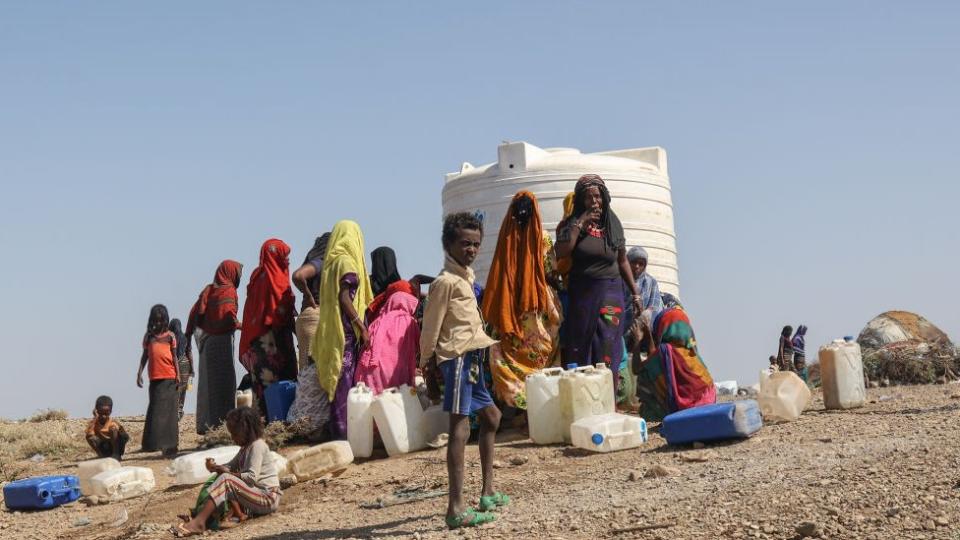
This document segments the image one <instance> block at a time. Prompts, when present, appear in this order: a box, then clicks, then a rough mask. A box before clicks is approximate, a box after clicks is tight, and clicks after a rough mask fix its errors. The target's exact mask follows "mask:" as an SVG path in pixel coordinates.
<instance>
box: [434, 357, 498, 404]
mask: <svg viewBox="0 0 960 540" xmlns="http://www.w3.org/2000/svg"><path fill="white" fill-rule="evenodd" d="M482 352H483V351H480V350H477V351H470V352H468V353H466V354H464V355H463V356H460V357H459V358H453V359H451V360H447V361H446V362H443V363H441V364H440V371H441V372H443V410H444V411H446V412H448V413H450V414H460V415H463V416H469V415H470V413H472V412H476V411H479V410H480V409H484V408H486V407H489V406H491V405H493V399H491V398H490V392H488V391H487V387H486V386H485V385H484V384H483V381H482V380H481V379H480V361H481V360H482V358H483V354H482Z"/></svg>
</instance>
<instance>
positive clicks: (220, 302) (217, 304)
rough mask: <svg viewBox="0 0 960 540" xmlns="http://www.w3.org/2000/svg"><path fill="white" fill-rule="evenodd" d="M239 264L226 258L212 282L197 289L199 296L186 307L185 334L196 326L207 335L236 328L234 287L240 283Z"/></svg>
mask: <svg viewBox="0 0 960 540" xmlns="http://www.w3.org/2000/svg"><path fill="white" fill-rule="evenodd" d="M242 272H243V265H242V264H240V263H238V262H237V261H231V260H226V261H223V262H221V263H220V266H218V267H217V272H216V274H214V276H213V283H211V284H209V285H207V286H206V287H204V288H203V291H201V292H200V297H199V298H197V301H196V302H195V303H194V304H193V307H192V308H191V309H190V316H189V317H188V318H187V334H190V335H193V333H194V330H195V329H196V328H200V329H201V330H203V331H204V332H206V333H208V334H215V335H223V334H229V333H231V332H233V331H234V330H236V327H235V326H234V321H235V320H237V309H238V306H237V303H238V300H237V287H239V286H240V274H241V273H242Z"/></svg>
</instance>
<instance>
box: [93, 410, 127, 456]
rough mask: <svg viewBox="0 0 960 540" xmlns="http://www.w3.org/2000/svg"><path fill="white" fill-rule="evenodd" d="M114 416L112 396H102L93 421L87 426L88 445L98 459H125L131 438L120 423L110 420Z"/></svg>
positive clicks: (94, 411)
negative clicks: (124, 454) (125, 451)
mask: <svg viewBox="0 0 960 540" xmlns="http://www.w3.org/2000/svg"><path fill="white" fill-rule="evenodd" d="M111 414H113V400H112V399H110V396H100V397H98V398H97V403H96V405H94V409H93V420H91V421H90V423H89V424H88V425H87V443H88V444H89V445H90V448H93V451H94V452H96V454H97V457H102V458H106V457H112V458H113V459H116V460H117V461H120V460H121V459H123V452H124V450H125V449H126V446H127V441H129V440H130V436H129V435H127V432H126V431H125V430H124V429H123V426H121V425H120V423H119V422H117V421H116V420H113V419H112V418H110V415H111Z"/></svg>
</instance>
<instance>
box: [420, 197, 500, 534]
mask: <svg viewBox="0 0 960 540" xmlns="http://www.w3.org/2000/svg"><path fill="white" fill-rule="evenodd" d="M482 240H483V224H482V223H481V222H480V220H479V219H477V218H476V216H474V215H472V214H469V213H465V212H464V213H459V214H450V215H448V216H447V217H446V218H445V219H444V223H443V235H442V242H443V248H444V251H445V252H446V262H445V263H444V266H443V272H441V273H440V276H438V277H437V279H436V281H434V282H433V284H432V285H430V293H429V295H428V297H427V306H426V310H425V312H424V314H423V333H422V334H421V338H420V351H421V367H423V368H424V370H425V374H426V376H427V378H428V379H431V378H433V376H434V375H435V374H436V372H437V371H440V372H442V377H443V381H444V388H443V410H444V411H447V412H449V413H450V433H449V437H450V438H449V441H450V442H449V444H448V445H447V475H448V477H449V479H448V483H449V498H448V502H447V513H446V520H445V521H446V525H447V527H448V528H450V529H459V528H461V527H476V526H479V525H483V524H484V523H489V522H491V521H494V520H495V519H496V516H495V515H494V514H493V513H491V512H490V511H491V510H494V509H496V508H497V507H500V506H506V505H507V504H508V503H509V502H510V498H509V497H507V496H506V495H504V494H502V493H499V492H495V491H494V490H493V461H494V442H495V441H494V439H495V437H496V434H497V429H498V428H499V427H500V418H501V413H500V409H498V408H497V406H496V405H495V404H494V402H493V399H492V398H491V397H490V394H489V392H487V388H486V386H484V384H483V381H482V379H481V375H480V373H481V366H480V362H481V361H482V356H483V354H482V353H483V351H484V350H485V349H486V348H487V347H489V346H491V345H493V344H494V343H495V342H494V340H493V339H491V338H490V337H489V336H488V335H487V333H486V332H485V331H484V329H483V326H484V325H483V318H482V317H481V316H480V309H479V307H478V306H477V301H476V297H475V295H474V288H473V285H474V273H473V269H472V268H470V265H471V264H472V263H473V261H474V260H475V259H476V257H477V252H478V251H479V250H480V243H481V241H482ZM474 412H475V413H477V414H478V417H479V419H480V425H481V427H480V439H479V444H480V468H481V471H482V477H483V481H482V488H481V493H480V504H479V507H478V508H477V510H474V509H473V508H470V507H468V506H467V505H466V504H465V501H464V500H463V469H464V459H465V458H464V451H465V447H466V443H467V439H468V438H469V436H470V420H469V416H470V414H471V413H474Z"/></svg>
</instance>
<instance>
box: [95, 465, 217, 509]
mask: <svg viewBox="0 0 960 540" xmlns="http://www.w3.org/2000/svg"><path fill="white" fill-rule="evenodd" d="M207 474H208V475H209V474H210V473H207ZM156 485H157V483H156V479H155V478H154V476H153V470H152V469H149V468H147V467H120V468H119V469H112V470H108V471H103V472H102V473H100V474H98V475H96V476H94V477H93V478H91V479H90V489H91V491H92V493H91V495H92V496H94V497H99V498H100V499H101V502H102V501H110V502H117V501H123V500H126V499H132V498H134V497H139V496H141V495H145V494H147V493H150V492H151V491H153V488H154V487H156Z"/></svg>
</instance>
